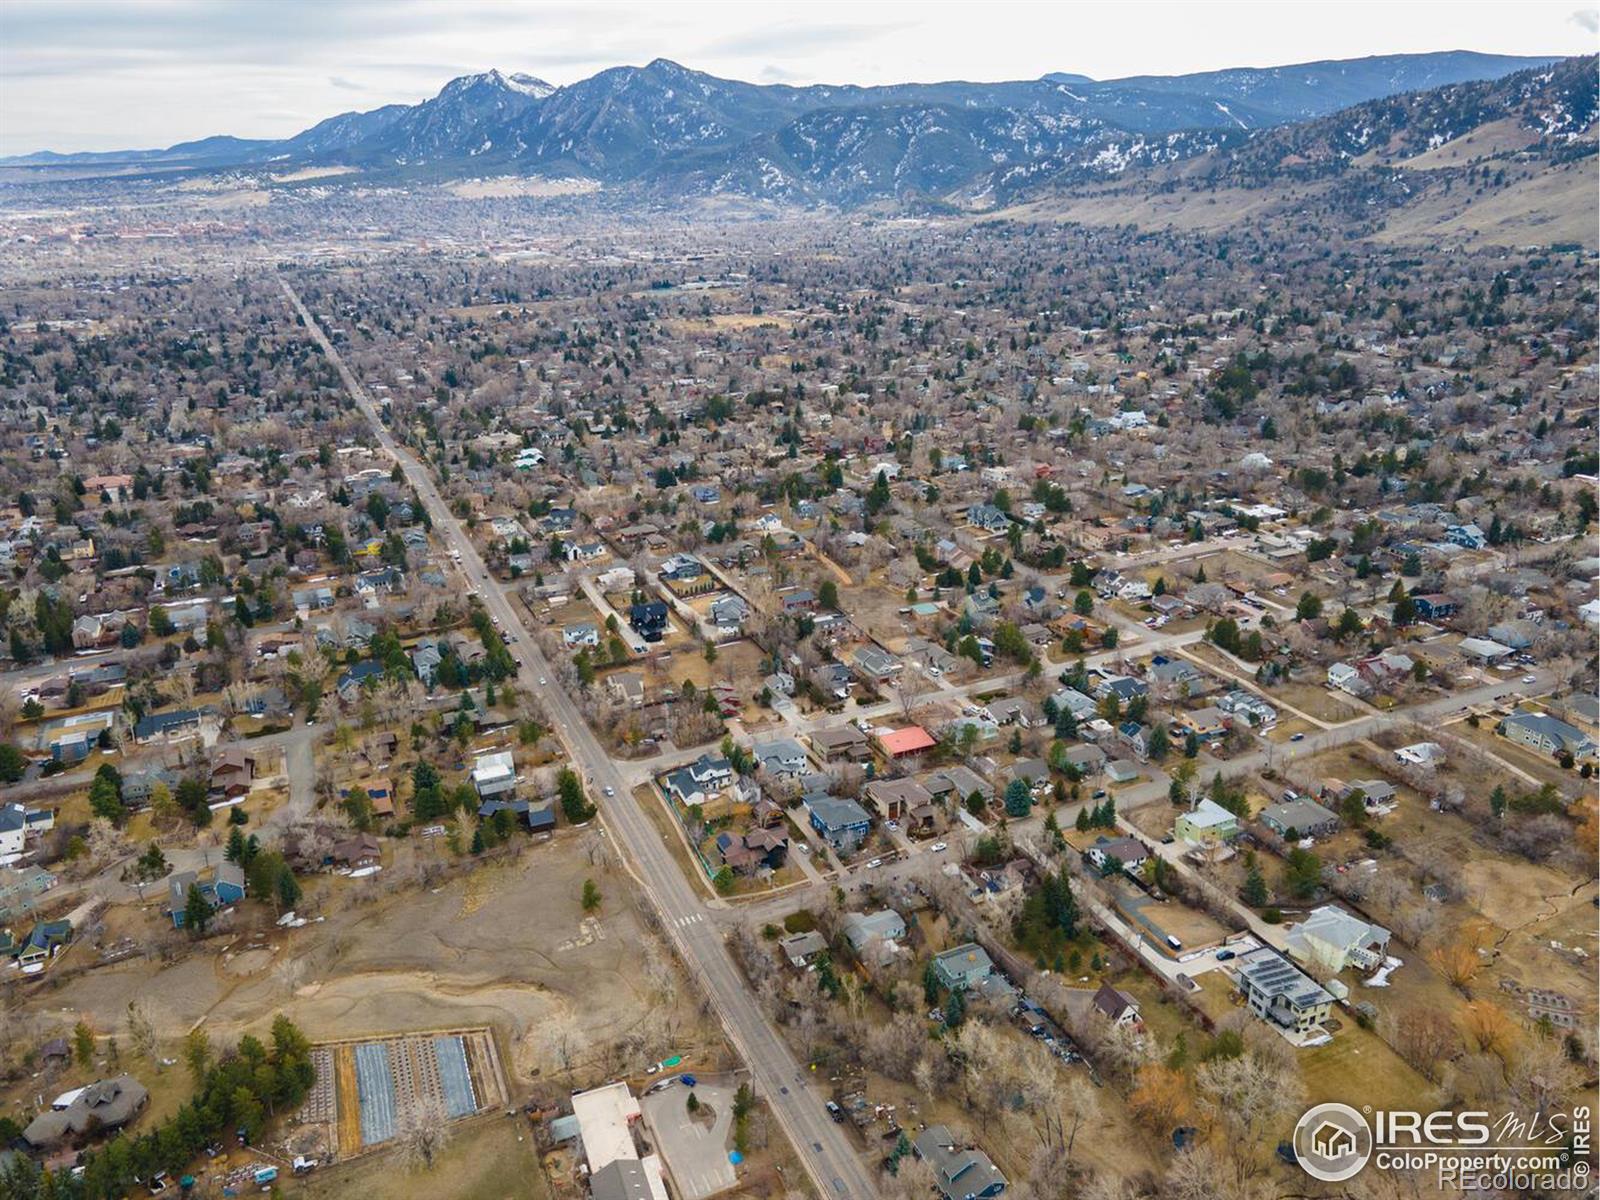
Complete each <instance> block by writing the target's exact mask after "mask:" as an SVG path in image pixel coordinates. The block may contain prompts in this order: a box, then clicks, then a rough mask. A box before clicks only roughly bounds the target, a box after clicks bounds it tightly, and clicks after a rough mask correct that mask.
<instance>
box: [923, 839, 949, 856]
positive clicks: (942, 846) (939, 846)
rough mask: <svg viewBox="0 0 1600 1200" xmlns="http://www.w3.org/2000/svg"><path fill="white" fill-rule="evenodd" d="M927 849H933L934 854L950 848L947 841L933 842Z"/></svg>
mask: <svg viewBox="0 0 1600 1200" xmlns="http://www.w3.org/2000/svg"><path fill="white" fill-rule="evenodd" d="M928 849H929V850H931V851H933V852H934V853H935V854H942V853H944V852H945V851H946V850H948V849H950V845H949V843H948V842H935V843H934V844H933V845H931V846H929V847H928Z"/></svg>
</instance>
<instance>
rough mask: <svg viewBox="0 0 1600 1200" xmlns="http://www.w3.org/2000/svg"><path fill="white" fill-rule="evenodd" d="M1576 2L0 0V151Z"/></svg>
mask: <svg viewBox="0 0 1600 1200" xmlns="http://www.w3.org/2000/svg"><path fill="white" fill-rule="evenodd" d="M1597 31H1600V10H1596V9H1595V8H1594V7H1592V6H1590V5H1587V4H1581V5H1580V4H1575V3H1573V0H1566V2H1558V3H1543V2H1540V0H1500V2H1498V3H1470V2H1462V0H1455V2H1453V3H1443V2H1438V0H1435V2H1418V0H1381V2H1374V0H1271V2H1255V3H1246V2H1241V0H1218V2H1212V0H1176V2H1157V0H1121V2H1120V3H1106V2H1097V0H1084V2H1076V3H1069V2H1065V0H1057V2H1055V3H1048V4H1045V3H1037V4H1029V3H1019V2H1015V0H981V2H971V3H959V4H958V3H946V4H941V3H938V0H922V2H919V3H884V2H873V0H855V2H852V3H834V2H830V0H815V2H812V3H793V2H788V0H769V2H765V3H748V2H746V3H714V2H707V0H699V2H695V0H636V2H634V3H610V2H590V3H585V2H582V0H551V2H544V0H539V2H534V0H409V2H408V0H226V2H224V0H0V154H12V153H23V152H27V151H30V150H37V149H46V148H48V149H53V150H63V151H65V150H110V149H127V148H133V147H149V146H166V145H170V144H171V143H173V142H177V141H182V140H185V139H188V138H194V137H204V136H206V135H209V134H213V133H232V134H237V135H240V136H244V137H282V136H287V135H289V134H292V133H296V132H298V131H299V130H301V129H303V128H305V127H306V126H308V125H311V124H313V123H315V122H316V121H318V120H320V119H322V118H323V117H327V116H331V115H333V114H334V113H337V112H344V111H347V110H350V109H366V108H375V107H377V106H378V105H380V104H388V103H392V102H396V101H404V102H407V103H414V102H416V101H418V100H421V99H423V98H424V97H426V96H429V95H432V94H433V93H435V92H437V91H438V90H439V88H440V87H441V86H442V85H443V84H444V83H445V82H446V81H447V80H449V79H451V78H453V77H454V76H457V75H462V74H466V73H469V72H473V71H481V70H485V69H487V68H489V67H499V68H501V69H502V70H505V71H508V72H510V71H526V72H529V73H530V74H533V75H537V76H539V77H541V78H543V79H546V80H548V81H550V82H551V83H554V84H564V83H571V82H573V81H574V80H577V79H581V78H583V77H585V76H587V75H590V74H593V73H594V72H595V71H597V70H599V69H601V68H603V67H608V66H616V65H618V64H622V63H634V64H643V63H645V62H648V61H649V60H650V59H652V58H656V57H666V58H672V59H675V60H677V61H678V62H681V63H683V64H684V65H686V66H691V67H695V68H698V69H700V70H705V71H710V72H713V73H714V74H718V75H724V76H730V77H733V78H739V79H748V80H754V81H758V82H792V83H817V82H828V83H890V82H901V81H906V80H923V81H927V80H935V79H979V80H994V79H1021V78H1036V77H1038V76H1039V75H1042V74H1044V73H1045V72H1047V71H1073V72H1078V73H1081V74H1085V75H1091V76H1094V77H1096V78H1100V79H1111V78H1116V77H1118V76H1123V75H1133V74H1176V73H1181V72H1185V71H1196V70H1208V69H1213V68H1217V67H1229V66H1270V65H1275V64H1281V63H1289V62H1303V61H1307V60H1310V59H1318V58H1347V57H1358V56H1361V55H1367V54H1386V53H1396V52H1401V51H1423V50H1448V49H1469V50H1484V51H1493V52H1498V53H1507V54H1589V53H1594V52H1595V49H1596V44H1597Z"/></svg>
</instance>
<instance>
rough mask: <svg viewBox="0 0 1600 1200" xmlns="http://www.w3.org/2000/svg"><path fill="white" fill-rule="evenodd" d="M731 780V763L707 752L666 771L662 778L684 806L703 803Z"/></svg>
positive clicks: (664, 783)
mask: <svg viewBox="0 0 1600 1200" xmlns="http://www.w3.org/2000/svg"><path fill="white" fill-rule="evenodd" d="M732 782H733V764H731V763H730V762H729V761H728V760H727V759H725V758H720V757H719V758H712V757H711V755H709V754H702V755H701V756H700V757H699V758H697V759H695V760H694V761H693V762H692V763H690V764H689V765H688V766H686V767H679V768H678V769H677V770H676V771H671V772H668V774H667V775H665V776H664V777H663V779H662V783H663V785H664V786H665V787H666V789H667V791H668V792H670V793H671V794H672V796H673V797H674V798H675V799H676V800H677V801H678V803H680V804H682V805H684V806H685V807H687V806H688V805H691V804H704V803H705V802H706V801H707V800H708V799H709V798H710V797H711V796H713V795H715V794H716V793H717V792H720V791H721V790H722V789H723V788H725V787H727V786H728V785H729V784H730V783H732Z"/></svg>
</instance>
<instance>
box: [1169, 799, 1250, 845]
mask: <svg viewBox="0 0 1600 1200" xmlns="http://www.w3.org/2000/svg"><path fill="white" fill-rule="evenodd" d="M1172 836H1173V837H1175V838H1176V839H1177V840H1179V841H1180V842H1188V843H1189V844H1190V845H1191V846H1215V845H1217V844H1218V843H1219V842H1231V841H1232V840H1233V839H1234V838H1236V837H1238V836H1239V818H1238V817H1236V816H1235V815H1234V814H1233V813H1231V812H1229V811H1228V810H1227V809H1225V808H1223V807H1222V805H1220V804H1218V803H1217V802H1216V801H1215V800H1212V799H1211V798H1210V797H1202V798H1201V800H1200V802H1199V803H1198V804H1196V805H1195V806H1194V807H1193V808H1191V809H1190V810H1189V811H1188V812H1183V813H1179V814H1178V819H1177V820H1176V821H1174V822H1173V823H1172Z"/></svg>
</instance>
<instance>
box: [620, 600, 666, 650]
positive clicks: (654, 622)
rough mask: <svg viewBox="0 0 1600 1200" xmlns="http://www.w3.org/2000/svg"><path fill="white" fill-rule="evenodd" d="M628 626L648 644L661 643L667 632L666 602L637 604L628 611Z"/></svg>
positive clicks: (652, 601)
mask: <svg viewBox="0 0 1600 1200" xmlns="http://www.w3.org/2000/svg"><path fill="white" fill-rule="evenodd" d="M628 624H629V625H631V626H633V631H634V632H635V633H637V634H638V635H639V636H640V637H642V638H643V639H644V640H645V641H647V642H659V641H660V640H661V636H662V634H664V633H666V631H667V605H666V601H664V600H651V601H648V602H647V603H644V604H635V605H633V606H631V607H630V608H629V609H628Z"/></svg>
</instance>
